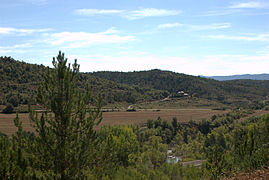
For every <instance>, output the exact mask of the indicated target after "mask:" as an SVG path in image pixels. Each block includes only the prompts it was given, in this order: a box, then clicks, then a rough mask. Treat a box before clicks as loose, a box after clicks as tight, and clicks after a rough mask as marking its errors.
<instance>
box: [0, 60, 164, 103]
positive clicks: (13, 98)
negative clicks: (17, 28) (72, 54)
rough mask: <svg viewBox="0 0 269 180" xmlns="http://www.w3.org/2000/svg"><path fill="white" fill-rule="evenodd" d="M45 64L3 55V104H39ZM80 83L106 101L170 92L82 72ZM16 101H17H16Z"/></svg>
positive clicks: (151, 97) (0, 88)
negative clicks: (39, 90) (38, 98)
mask: <svg viewBox="0 0 269 180" xmlns="http://www.w3.org/2000/svg"><path fill="white" fill-rule="evenodd" d="M47 68H48V67H45V66H43V65H35V64H28V63H25V62H20V61H16V60H14V59H12V58H11V57H0V74H1V76H0V104H6V103H7V102H9V103H12V104H18V103H19V104H27V103H28V100H30V101H31V103H33V104H35V103H36V102H35V95H36V93H37V88H38V84H39V83H40V81H41V80H42V79H43V76H44V73H45V72H46V69H47ZM78 79H79V81H78V84H77V86H78V87H80V88H81V90H82V91H83V90H84V89H85V88H86V85H87V84H89V86H90V90H91V91H92V94H93V96H97V95H98V94H101V95H102V96H103V100H104V103H114V102H127V103H136V102H139V101H146V100H148V101H149V100H154V99H161V98H164V97H166V96H167V95H168V93H167V92H166V91H163V90H155V89H152V88H147V87H140V86H137V85H132V86H130V85H126V84H120V83H116V82H113V81H109V80H106V79H101V78H98V77H95V76H92V75H90V74H85V73H81V74H80V76H79V78H78ZM14 102H15V103H14Z"/></svg>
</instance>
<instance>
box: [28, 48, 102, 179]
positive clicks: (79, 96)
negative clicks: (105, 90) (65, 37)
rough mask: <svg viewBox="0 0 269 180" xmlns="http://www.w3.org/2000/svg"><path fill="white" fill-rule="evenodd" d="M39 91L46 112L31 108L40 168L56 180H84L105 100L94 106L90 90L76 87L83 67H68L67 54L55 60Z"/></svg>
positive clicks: (38, 98) (60, 54)
mask: <svg viewBox="0 0 269 180" xmlns="http://www.w3.org/2000/svg"><path fill="white" fill-rule="evenodd" d="M52 64H53V67H54V68H53V69H50V68H48V69H47V73H46V75H45V79H44V81H43V82H42V83H41V85H40V87H39V89H38V96H37V101H38V103H39V104H40V105H42V106H43V108H44V109H45V111H44V112H42V113H41V115H39V114H38V113H37V112H36V111H34V110H33V109H31V107H30V106H29V111H30V120H31V123H32V125H33V127H34V129H35V131H36V135H37V137H36V138H35V143H34V144H35V145H34V146H33V150H34V155H35V157H36V161H37V165H36V166H37V167H38V168H39V170H40V171H41V172H43V173H42V174H45V175H46V176H48V177H51V178H53V179H73V178H76V179H77V178H83V177H85V176H84V175H83V174H84V172H86V170H87V169H88V168H89V167H90V159H92V158H90V156H91V155H92V150H93V148H94V143H95V131H94V129H93V127H94V125H96V124H98V123H100V121H101V119H102V112H101V98H100V97H99V98H98V99H97V100H96V103H95V105H94V106H93V105H92V104H90V102H91V99H92V98H91V96H90V93H89V89H88V88H87V90H86V92H84V93H82V92H81V91H79V89H78V88H77V87H76V82H77V80H78V76H79V65H78V64H77V61H76V60H75V62H74V64H73V65H72V67H71V66H70V64H68V65H67V59H66V58H65V57H64V54H63V53H61V52H59V55H58V56H57V58H53V61H52Z"/></svg>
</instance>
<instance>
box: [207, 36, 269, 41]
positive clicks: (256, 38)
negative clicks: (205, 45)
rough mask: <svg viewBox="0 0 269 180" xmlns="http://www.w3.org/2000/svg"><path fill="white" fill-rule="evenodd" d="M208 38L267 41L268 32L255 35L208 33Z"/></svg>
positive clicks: (268, 38) (268, 37)
mask: <svg viewBox="0 0 269 180" xmlns="http://www.w3.org/2000/svg"><path fill="white" fill-rule="evenodd" d="M208 38H213V39H224V40H242V41H269V34H259V35H256V36H229V35H210V36H208Z"/></svg>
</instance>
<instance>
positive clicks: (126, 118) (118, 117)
mask: <svg viewBox="0 0 269 180" xmlns="http://www.w3.org/2000/svg"><path fill="white" fill-rule="evenodd" d="M227 112H229V110H225V111H223V110H211V109H162V110H160V111H154V110H141V111H136V112H104V113H103V120H102V122H101V123H100V125H99V126H98V127H97V128H99V127H100V126H103V125H125V124H132V125H140V124H144V123H146V122H147V120H148V119H154V120H155V119H157V118H158V117H161V118H162V119H164V120H167V121H171V120H172V118H173V117H176V118H177V119H178V121H179V122H187V121H189V120H191V119H192V120H193V121H200V120H202V119H209V118H211V116H212V115H214V114H225V113H227ZM265 113H268V111H259V112H258V113H255V115H262V114H265ZM15 117H16V114H2V113H0V132H3V133H5V134H7V135H8V136H10V135H12V134H13V133H14V132H15V131H16V130H17V129H16V127H15V126H14V124H13V119H14V118H15ZM28 117H29V114H28V113H21V114H19V118H20V120H21V121H22V125H23V130H25V131H32V130H33V129H32V128H31V126H30V123H29V118H28Z"/></svg>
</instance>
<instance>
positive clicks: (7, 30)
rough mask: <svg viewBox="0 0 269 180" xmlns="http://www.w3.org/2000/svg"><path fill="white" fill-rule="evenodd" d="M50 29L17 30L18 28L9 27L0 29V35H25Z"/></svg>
mask: <svg viewBox="0 0 269 180" xmlns="http://www.w3.org/2000/svg"><path fill="white" fill-rule="evenodd" d="M50 30H51V29H18V28H10V27H0V35H1V34H15V33H16V34H18V35H27V34H32V33H39V32H47V31H50Z"/></svg>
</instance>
